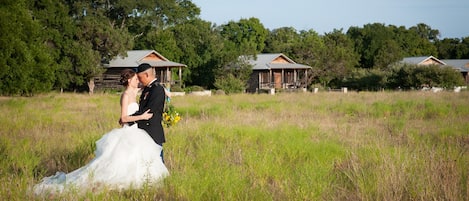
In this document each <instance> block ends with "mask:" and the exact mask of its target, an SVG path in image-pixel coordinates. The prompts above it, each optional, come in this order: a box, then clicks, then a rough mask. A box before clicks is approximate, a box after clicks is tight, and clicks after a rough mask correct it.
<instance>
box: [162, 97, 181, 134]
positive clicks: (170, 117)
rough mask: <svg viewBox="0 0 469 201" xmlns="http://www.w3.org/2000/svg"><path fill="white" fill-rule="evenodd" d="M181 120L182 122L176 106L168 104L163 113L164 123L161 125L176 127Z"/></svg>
mask: <svg viewBox="0 0 469 201" xmlns="http://www.w3.org/2000/svg"><path fill="white" fill-rule="evenodd" d="M179 120H181V116H180V115H179V113H178V112H177V111H176V110H175V109H174V106H173V105H171V104H169V103H168V104H167V106H166V107H165V109H164V111H163V121H162V122H161V123H162V124H163V125H164V126H166V127H167V128H169V127H171V126H174V125H176V124H177V123H178V122H179Z"/></svg>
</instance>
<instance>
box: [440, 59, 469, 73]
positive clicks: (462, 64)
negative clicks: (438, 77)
mask: <svg viewBox="0 0 469 201" xmlns="http://www.w3.org/2000/svg"><path fill="white" fill-rule="evenodd" d="M441 61H443V62H445V63H446V65H448V66H451V67H453V68H454V69H457V70H459V71H461V72H469V59H443V60H441Z"/></svg>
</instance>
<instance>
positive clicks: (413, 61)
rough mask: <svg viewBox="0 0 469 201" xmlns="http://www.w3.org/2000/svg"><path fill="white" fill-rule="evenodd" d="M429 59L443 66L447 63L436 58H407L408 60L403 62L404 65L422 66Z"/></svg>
mask: <svg viewBox="0 0 469 201" xmlns="http://www.w3.org/2000/svg"><path fill="white" fill-rule="evenodd" d="M429 59H433V60H435V61H437V62H438V63H441V64H442V65H446V64H445V62H443V61H441V60H439V59H437V58H435V57H434V56H421V57H406V58H404V59H402V61H401V62H402V63H408V64H416V65H419V64H422V63H423V62H425V61H427V60H429Z"/></svg>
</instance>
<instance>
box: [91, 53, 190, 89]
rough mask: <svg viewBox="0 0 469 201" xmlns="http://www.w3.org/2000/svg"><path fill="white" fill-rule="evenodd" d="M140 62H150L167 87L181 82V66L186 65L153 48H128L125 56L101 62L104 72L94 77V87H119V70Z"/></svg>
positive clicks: (133, 66)
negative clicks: (174, 73)
mask: <svg viewBox="0 0 469 201" xmlns="http://www.w3.org/2000/svg"><path fill="white" fill-rule="evenodd" d="M141 63H148V64H150V65H151V66H152V67H153V68H154V69H155V72H156V77H157V79H158V80H159V81H160V82H161V83H163V84H165V85H166V86H168V87H170V86H171V85H174V84H182V68H184V67H187V66H186V65H184V64H180V63H176V62H173V61H169V60H168V59H166V58H165V57H164V56H163V55H161V54H160V53H158V52H156V51H155V50H130V51H127V56H118V57H116V58H114V59H113V60H111V61H109V63H107V64H103V67H104V69H105V71H104V73H103V74H102V75H101V76H99V77H96V78H95V79H94V83H95V86H96V88H98V89H118V88H120V87H121V86H120V83H119V80H120V73H121V71H122V70H124V69H127V68H131V69H135V68H137V66H138V65H140V64H141ZM174 68H176V69H177V75H173V74H172V72H173V70H172V69H174ZM174 71H175V70H174ZM175 72H176V71H175Z"/></svg>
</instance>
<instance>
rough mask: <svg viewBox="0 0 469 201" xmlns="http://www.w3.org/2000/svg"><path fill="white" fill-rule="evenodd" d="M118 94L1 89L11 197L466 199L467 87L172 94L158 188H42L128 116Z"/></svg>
mask: <svg viewBox="0 0 469 201" xmlns="http://www.w3.org/2000/svg"><path fill="white" fill-rule="evenodd" d="M118 102H119V95H118V94H95V95H93V96H89V95H83V94H46V95H41V96H37V97H33V98H20V97H16V98H6V97H3V98H0V113H1V114H2V115H0V125H1V126H0V198H1V199H2V200H42V199H56V200H204V201H205V200H468V196H469V153H468V150H469V92H468V91H464V92H461V93H452V92H442V93H431V92H374V93H368V92H364V93H347V94H343V93H335V92H331V93H327V92H323V93H317V94H312V93H285V94H276V95H274V96H272V95H268V94H259V95H252V94H240V95H230V96H211V97H196V96H186V97H174V98H173V100H172V103H173V105H174V106H176V108H177V109H178V110H179V112H180V113H181V114H182V117H183V120H182V121H181V122H180V123H179V124H178V125H177V126H176V127H173V128H170V129H167V130H166V132H167V141H168V142H167V143H166V144H165V161H166V165H167V166H168V168H169V170H170V173H171V176H170V177H168V178H167V179H166V180H165V181H164V184H163V186H161V187H159V188H145V189H141V190H128V191H124V192H113V191H104V192H101V193H87V194H85V195H55V196H53V197H46V198H42V197H35V196H34V195H33V194H32V193H31V192H30V188H31V187H32V186H33V185H34V184H35V183H38V182H39V180H40V179H41V178H42V177H44V176H49V175H51V174H54V173H55V172H56V171H64V172H70V171H72V170H74V169H76V168H78V167H80V166H82V165H84V164H86V163H87V162H88V161H89V160H90V159H92V158H93V152H94V149H95V141H96V140H98V139H99V138H100V137H101V136H102V135H103V134H105V133H106V132H108V131H110V130H111V129H113V128H117V127H119V125H118V123H117V122H118V115H119V103H118Z"/></svg>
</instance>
